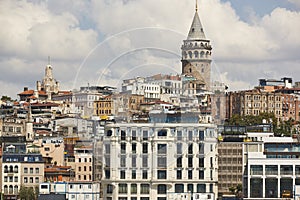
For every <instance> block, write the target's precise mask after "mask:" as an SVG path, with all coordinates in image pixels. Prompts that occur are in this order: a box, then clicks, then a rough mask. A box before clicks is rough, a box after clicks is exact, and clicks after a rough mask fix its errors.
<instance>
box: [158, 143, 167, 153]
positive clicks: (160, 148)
mask: <svg viewBox="0 0 300 200" xmlns="http://www.w3.org/2000/svg"><path fill="white" fill-rule="evenodd" d="M157 151H158V154H167V144H157Z"/></svg>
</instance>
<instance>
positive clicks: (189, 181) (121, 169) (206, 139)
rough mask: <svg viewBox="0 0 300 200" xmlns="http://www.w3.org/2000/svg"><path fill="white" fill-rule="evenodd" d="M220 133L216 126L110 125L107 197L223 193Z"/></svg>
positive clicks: (105, 156)
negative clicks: (219, 183)
mask: <svg viewBox="0 0 300 200" xmlns="http://www.w3.org/2000/svg"><path fill="white" fill-rule="evenodd" d="M216 144H217V132H216V126H214V125H210V124H183V123H178V124H177V123H174V124H171V123H170V124H159V123H158V124H152V123H147V124H108V125H107V126H106V127H105V136H104V139H103V146H104V148H103V176H104V177H103V179H102V184H103V193H104V199H111V200H112V199H119V200H121V199H122V200H123V199H128V198H129V199H143V200H147V199H159V200H164V199H174V198H175V196H176V198H177V197H179V196H187V194H193V195H196V194H198V196H201V195H208V194H209V195H210V197H212V198H211V199H215V196H216V194H217V177H218V175H217V172H218V170H217V169H218V164H217V163H218V162H217V156H216V155H217V150H216Z"/></svg>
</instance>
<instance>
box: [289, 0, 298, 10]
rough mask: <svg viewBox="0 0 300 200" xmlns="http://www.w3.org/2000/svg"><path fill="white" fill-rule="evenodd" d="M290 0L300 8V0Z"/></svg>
mask: <svg viewBox="0 0 300 200" xmlns="http://www.w3.org/2000/svg"><path fill="white" fill-rule="evenodd" d="M288 1H289V2H291V3H292V4H294V5H296V6H297V7H299V8H300V1H299V0H288Z"/></svg>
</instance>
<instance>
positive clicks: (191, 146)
mask: <svg viewBox="0 0 300 200" xmlns="http://www.w3.org/2000/svg"><path fill="white" fill-rule="evenodd" d="M188 154H193V143H190V144H189V148H188Z"/></svg>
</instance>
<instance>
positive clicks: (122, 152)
mask: <svg viewBox="0 0 300 200" xmlns="http://www.w3.org/2000/svg"><path fill="white" fill-rule="evenodd" d="M124 153H126V143H121V154H124Z"/></svg>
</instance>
